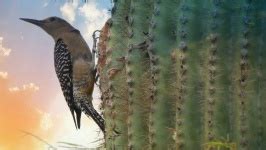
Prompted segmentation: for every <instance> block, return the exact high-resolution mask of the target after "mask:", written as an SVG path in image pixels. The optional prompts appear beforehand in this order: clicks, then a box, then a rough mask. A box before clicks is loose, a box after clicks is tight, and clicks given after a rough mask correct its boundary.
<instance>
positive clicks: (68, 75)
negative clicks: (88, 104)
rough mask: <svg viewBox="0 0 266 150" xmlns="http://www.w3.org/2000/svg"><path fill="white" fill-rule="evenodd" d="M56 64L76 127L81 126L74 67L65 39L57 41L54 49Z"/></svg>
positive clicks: (57, 73)
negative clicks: (76, 99) (75, 92)
mask: <svg viewBox="0 0 266 150" xmlns="http://www.w3.org/2000/svg"><path fill="white" fill-rule="evenodd" d="M54 65H55V71H56V75H57V77H58V79H59V82H60V85H61V89H62V91H63V94H64V97H65V100H66V102H67V104H68V107H69V109H70V111H71V114H72V117H73V119H74V123H75V126H76V128H78V129H79V128H80V117H81V110H80V108H78V107H77V105H75V100H74V96H73V67H72V60H71V55H70V52H69V50H68V49H67V46H66V44H65V43H64V41H63V40H61V39H59V40H58V41H57V42H56V45H55V49H54Z"/></svg>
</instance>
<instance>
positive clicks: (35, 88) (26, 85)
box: [23, 83, 40, 91]
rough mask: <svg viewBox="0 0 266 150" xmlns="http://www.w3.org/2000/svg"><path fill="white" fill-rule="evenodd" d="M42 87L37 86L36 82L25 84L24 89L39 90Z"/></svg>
mask: <svg viewBox="0 0 266 150" xmlns="http://www.w3.org/2000/svg"><path fill="white" fill-rule="evenodd" d="M39 89H40V87H39V86H37V85H36V84H34V83H29V84H24V85H23V90H33V91H39Z"/></svg>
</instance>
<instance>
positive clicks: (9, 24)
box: [0, 0, 112, 150]
mask: <svg viewBox="0 0 266 150" xmlns="http://www.w3.org/2000/svg"><path fill="white" fill-rule="evenodd" d="M87 1H88V2H87V3H84V2H83V0H80V1H79V0H73V2H70V1H68V0H1V1H0V20H1V21H0V150H45V149H48V148H49V146H48V144H50V145H52V146H53V147H57V148H58V147H59V146H60V145H61V146H62V143H60V142H69V143H75V144H79V145H82V146H84V147H89V148H93V147H97V146H98V145H99V142H95V141H98V140H99V139H102V138H103V135H102V133H101V132H100V129H99V128H98V127H97V126H96V124H95V123H94V122H93V121H92V120H91V119H89V118H87V117H86V116H85V115H83V117H82V120H81V129H80V130H76V129H75V125H74V122H73V119H72V116H71V113H70V111H69V109H68V106H67V104H66V102H65V99H64V97H63V94H62V92H61V89H60V85H59V81H58V79H57V78H56V74H55V70H54V64H53V53H54V51H53V48H54V41H53V39H52V38H51V37H50V36H49V35H48V34H47V33H45V32H44V31H43V30H42V29H40V28H38V27H36V26H34V25H32V24H29V23H26V22H23V21H21V20H19V18H31V19H44V18H47V17H50V16H58V17H61V18H64V19H65V20H67V21H68V22H70V23H71V24H72V25H73V26H74V27H75V28H77V29H79V30H80V32H81V34H82V35H83V37H84V38H85V40H86V41H87V43H88V44H89V46H90V47H92V38H91V35H92V32H93V31H94V30H97V29H101V28H102V26H103V25H104V23H105V21H106V20H107V19H108V18H109V17H110V11H109V10H110V9H111V7H112V4H111V0H87ZM99 97H100V94H99V89H98V88H97V86H96V88H95V90H94V94H93V99H94V104H95V105H96V106H95V107H96V109H98V106H99V103H100V100H99ZM38 138H41V139H42V140H44V141H45V142H46V143H45V142H42V141H41V140H40V139H38ZM59 149H64V148H59Z"/></svg>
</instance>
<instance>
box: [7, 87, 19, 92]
mask: <svg viewBox="0 0 266 150" xmlns="http://www.w3.org/2000/svg"><path fill="white" fill-rule="evenodd" d="M8 90H9V91H10V92H18V91H20V89H19V87H17V86H15V87H11V88H8Z"/></svg>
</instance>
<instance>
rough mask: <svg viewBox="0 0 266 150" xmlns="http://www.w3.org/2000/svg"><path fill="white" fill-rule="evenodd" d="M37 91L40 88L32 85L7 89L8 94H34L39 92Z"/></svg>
mask: <svg viewBox="0 0 266 150" xmlns="http://www.w3.org/2000/svg"><path fill="white" fill-rule="evenodd" d="M39 89H40V87H39V86H37V85H36V84H34V83H28V84H24V85H22V87H18V86H14V87H10V88H8V90H9V91H10V92H19V91H32V92H36V91H39Z"/></svg>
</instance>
